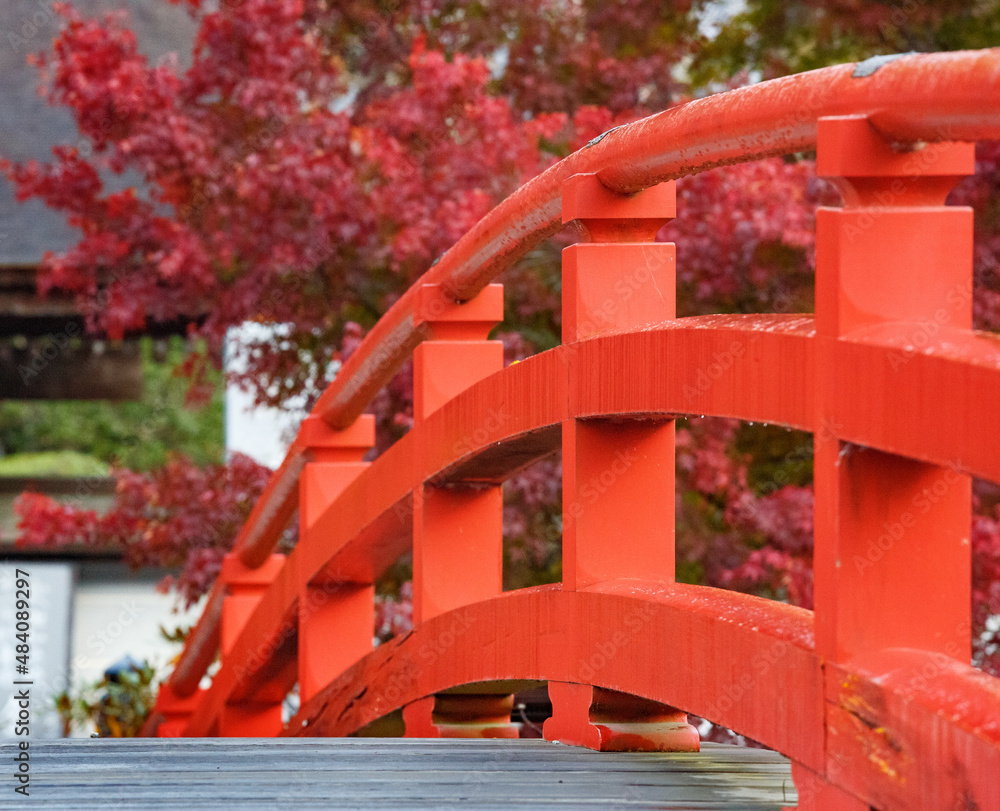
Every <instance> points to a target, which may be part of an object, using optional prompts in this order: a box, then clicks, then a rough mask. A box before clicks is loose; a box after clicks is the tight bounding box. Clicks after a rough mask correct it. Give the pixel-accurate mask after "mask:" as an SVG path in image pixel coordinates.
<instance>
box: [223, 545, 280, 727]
mask: <svg viewBox="0 0 1000 811" xmlns="http://www.w3.org/2000/svg"><path fill="white" fill-rule="evenodd" d="M284 565H285V556H284V555H271V557H270V558H268V560H267V562H266V563H264V565H263V566H261V567H260V568H259V569H250V568H247V567H246V566H245V565H244V564H243V563H242V562H241V561H240V559H239V557H238V556H237V555H235V554H232V553H230V554H228V555H226V557H225V558H224V559H223V561H222V572H221V573H220V575H219V578H220V579H221V580H222V582H223V583H225V584H226V587H227V594H226V598H225V600H224V602H223V604H222V641H221V649H222V656H223V659H225V656H226V654H227V653H229V652H230V651H231V650H232V648H233V645H234V644H235V643H236V640H237V639H238V638H239V636H240V634H241V633H242V632H243V629H244V628H245V627H246V624H247V622H248V621H249V619H250V617H251V616H252V615H253V612H254V609H255V608H256V607H257V604H258V603H259V602H260V600H261V598H262V597H263V596H264V593H265V592H266V591H267V588H268V586H270V585H271V583H273V582H274V579H275V578H276V577H277V576H278V573H279V572H280V571H281V567H282V566H284ZM281 704H282V701H281V700H269V701H263V702H254V703H244V702H239V703H233V704H227V705H226V707H225V709H224V710H223V712H222V717H221V718H220V721H219V730H218V734H219V736H220V737H224V738H225V737H232V738H267V737H272V736H274V735H277V734H278V733H279V732H281V727H282V723H281Z"/></svg>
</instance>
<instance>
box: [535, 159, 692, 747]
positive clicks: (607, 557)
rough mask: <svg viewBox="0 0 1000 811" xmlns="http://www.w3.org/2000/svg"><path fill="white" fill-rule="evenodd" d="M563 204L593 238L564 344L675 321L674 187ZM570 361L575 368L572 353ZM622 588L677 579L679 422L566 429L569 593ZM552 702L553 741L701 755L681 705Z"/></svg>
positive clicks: (583, 695)
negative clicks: (666, 234)
mask: <svg viewBox="0 0 1000 811" xmlns="http://www.w3.org/2000/svg"><path fill="white" fill-rule="evenodd" d="M562 205H563V210H562V217H563V222H566V223H574V224H575V225H576V226H577V228H578V229H579V230H580V232H581V233H582V235H583V236H584V238H585V239H588V240H591V241H590V242H586V243H581V244H577V245H572V246H570V247H569V248H566V249H565V250H564V251H563V288H562V296H563V302H562V312H563V336H562V337H563V344H566V345H573V344H574V343H575V342H577V341H580V340H584V339H586V338H591V337H595V336H599V335H605V334H607V333H609V332H614V331H618V330H633V329H636V328H638V327H641V326H643V325H646V324H655V323H659V322H662V321H668V320H671V319H673V318H675V317H676V315H677V312H676V287H677V281H676V253H675V248H674V246H673V245H672V244H670V243H663V242H654V241H653V240H654V239H655V238H656V233H657V231H659V229H660V228H661V227H662V226H663V225H664V224H665V223H666V222H667V221H668V220H670V219H672V218H673V217H674V216H675V214H676V187H675V184H674V183H672V182H671V183H664V184H661V185H659V186H654V187H652V188H650V189H647V190H645V191H643V192H640V193H639V194H636V195H633V196H631V197H626V196H624V195H619V194H615V193H614V192H611V191H609V190H608V189H607V188H605V187H604V186H603V185H601V182H600V181H599V180H598V179H597V176H596V175H575V176H574V177H571V178H570V179H569V180H568V181H566V183H565V184H564V185H563V203H562ZM568 358H569V363H570V364H572V363H573V362H574V357H573V355H572V353H570V354H569V355H568ZM571 379H573V380H575V381H576V383H575V386H576V388H574V389H571V391H570V395H569V396H570V398H571V399H575V400H576V402H580V401H581V399H582V398H583V397H584V396H585V397H587V398H594V397H595V394H594V391H593V390H594V389H595V388H597V389H599V388H600V385H601V380H600V379H599V378H598V379H596V380H594V379H590V378H587V377H586V376H585V375H582V374H577V375H571ZM599 397H600V392H599V391H598V392H597V396H596V398H595V399H599ZM572 410H573V411H574V412H575V413H582V412H584V411H585V410H584V409H580V408H578V407H576V406H574V407H573V408H572ZM621 579H638V580H646V581H649V580H654V581H662V582H665V583H670V582H673V579H674V423H673V420H663V419H662V418H656V419H649V418H647V417H644V416H643V415H622V417H621V418H620V419H602V420H590V419H586V418H579V419H578V418H574V419H572V420H567V421H566V422H565V423H563V588H564V589H565V590H567V591H578V590H585V589H588V588H600V584H601V583H602V582H606V581H611V580H621ZM549 697H550V699H551V701H552V712H553V715H552V718H550V719H549V720H548V721H547V722H546V723H545V727H544V734H545V737H546V738H547V739H548V740H557V741H561V742H563V743H573V744H576V745H582V746H589V747H591V748H593V749H637V750H659V751H694V750H697V749H698V733H697V730H695V729H694V727H692V726H690V725H689V724H688V723H687V716H686V715H685V714H684V713H682V712H680V711H679V710H676V709H674V708H673V707H668V706H666V705H661V704H656V703H655V702H647V701H643V700H641V699H634V698H631V697H625V696H622V695H619V694H615V693H614V691H608V690H598V689H597V688H593V687H591V686H589V685H585V684H571V683H558V682H550V683H549Z"/></svg>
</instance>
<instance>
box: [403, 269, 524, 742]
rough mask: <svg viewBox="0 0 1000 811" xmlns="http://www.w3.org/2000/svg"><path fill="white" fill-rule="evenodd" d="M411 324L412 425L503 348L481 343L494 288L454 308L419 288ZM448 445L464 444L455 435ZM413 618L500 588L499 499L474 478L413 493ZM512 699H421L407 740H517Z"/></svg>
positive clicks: (497, 295)
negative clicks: (423, 333) (423, 336)
mask: <svg viewBox="0 0 1000 811" xmlns="http://www.w3.org/2000/svg"><path fill="white" fill-rule="evenodd" d="M415 320H416V321H417V322H418V323H425V324H426V325H427V328H428V329H429V330H430V340H427V341H424V342H423V343H421V344H420V345H419V346H418V347H417V348H416V350H414V353H413V419H414V423H415V424H419V423H421V422H423V421H425V420H427V419H428V418H429V417H430V416H431V415H432V414H433V413H434V412H435V411H437V410H438V408H440V407H441V406H442V405H444V404H445V403H446V402H448V401H449V400H450V399H452V398H453V397H455V396H456V395H458V394H460V393H461V392H463V391H465V389H467V388H469V386H472V385H473V384H475V383H478V382H479V381H480V380H482V379H483V378H485V377H487V376H489V375H491V374H493V373H494V372H499V371H501V370H502V369H503V344H502V343H501V342H500V341H488V340H486V338H487V336H488V335H489V332H490V330H491V329H493V327H494V326H496V325H497V324H498V323H500V322H501V321H502V320H503V286H502V285H499V284H493V285H489V286H488V287H486V288H484V289H483V290H482V291H481V292H480V293H479V294H478V295H477V296H476V297H475V298H473V299H472V300H470V301H467V302H464V303H461V304H459V303H456V302H454V301H453V300H452V299H451V297H450V296H449V295H448V294H447V292H446V291H445V290H444V289H442V288H441V287H439V286H437V285H425V286H424V287H423V288H422V289H421V291H420V301H419V303H418V305H417V311H416V315H415ZM455 441H456V443H459V442H462V443H464V444H468V442H467V438H462V437H456V438H455ZM413 507H414V510H413V621H414V623H420V622H424V621H426V620H429V619H432V618H434V617H436V616H438V615H439V614H443V613H444V612H446V611H450V610H452V609H454V608H460V607H461V606H464V605H468V604H470V603H474V602H478V601H480V600H485V599H488V598H490V597H495V596H497V595H498V594H500V593H501V592H502V591H503V493H502V490H501V488H500V486H498V485H492V484H482V483H478V482H470V483H468V484H465V483H461V482H459V483H457V484H454V483H453V484H450V485H449V486H447V487H436V486H434V485H431V484H424V485H422V486H421V487H419V488H418V490H417V492H415V493H414V494H413ZM511 705H512V696H461V695H455V696H453V695H447V696H428V697H426V698H424V699H423V700H421V701H416V702H414V703H412V704H410V705H409V706H408V707H406V708H405V709H404V710H403V719H404V721H405V723H406V735H407V736H408V737H494V738H498V737H512V738H516V737H518V731H519V727H518V726H517V725H516V724H512V723H511V721H510V708H511Z"/></svg>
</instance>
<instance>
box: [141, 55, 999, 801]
mask: <svg viewBox="0 0 1000 811" xmlns="http://www.w3.org/2000/svg"><path fill="white" fill-rule="evenodd" d="M998 137H1000V50H988V51H978V52H961V53H950V54H929V55H905V56H902V57H897V58H888V57H882V58H877V59H873V60H869V61H868V62H863V63H859V64H857V65H842V66H837V67H832V68H826V69H823V70H818V71H814V72H811V73H806V74H802V75H797V76H790V77H788V78H784V79H778V80H775V81H770V82H764V83H762V84H758V85H754V86H751V87H746V88H742V89H739V90H734V91H732V92H729V93H723V94H720V95H717V96H712V97H709V98H704V99H699V100H697V101H693V102H691V103H688V104H685V105H682V106H679V107H676V108H674V109H670V110H667V111H666V112H663V113H660V114H658V115H654V116H651V117H650V118H647V119H644V120H642V121H639V122H636V123H634V124H629V125H626V126H623V127H619V128H617V129H615V130H612V131H610V132H608V133H606V134H605V135H603V136H601V137H600V138H597V139H595V140H594V141H593V142H591V143H590V144H588V145H587V147H585V148H584V149H582V150H580V151H579V152H577V153H575V154H573V155H571V156H570V157H568V158H566V159H565V160H563V161H562V162H560V163H558V164H557V165H555V166H553V167H552V168H550V169H549V170H548V171H546V172H545V173H543V174H542V175H540V176H539V177H537V178H536V179H535V180H533V181H531V182H530V183H528V184H527V185H525V186H524V187H522V188H521V189H520V190H519V191H517V192H516V193H515V194H513V195H512V196H511V197H510V198H508V199H507V200H506V201H504V202H503V203H502V204H500V205H499V206H498V207H497V208H496V209H494V211H493V212H491V213H490V214H489V215H488V216H487V217H485V218H484V219H483V220H482V221H481V222H480V223H479V224H478V225H477V226H476V227H474V228H473V229H472V230H471V231H470V232H469V233H468V234H466V236H465V237H463V238H462V239H461V240H460V241H459V242H458V243H457V244H456V245H455V246H454V247H453V248H452V249H451V250H450V251H449V252H448V253H446V254H445V255H444V256H443V257H442V258H441V260H440V261H439V262H438V263H437V264H436V265H435V266H434V267H433V268H431V269H430V270H429V271H428V272H427V273H426V274H425V275H424V276H423V278H422V279H420V280H419V282H418V283H417V284H415V285H414V286H413V287H412V288H411V289H410V290H409V291H408V292H407V294H406V295H405V296H403V298H401V299H400V300H399V301H398V302H397V303H396V304H395V305H394V306H393V307H392V309H391V310H390V311H389V312H388V313H387V314H386V315H385V317H383V318H382V320H381V321H380V322H379V323H378V325H377V326H376V327H375V328H374V329H373V330H372V331H371V333H370V334H369V335H368V337H367V338H366V339H365V341H364V343H363V344H362V345H361V347H360V348H359V349H358V350H357V351H356V352H355V353H354V354H353V355H352V356H351V357H350V359H349V360H348V361H347V362H346V363H345V364H344V366H343V368H342V369H341V370H340V373H339V374H338V375H337V378H336V380H335V381H334V382H333V384H332V385H331V386H330V387H329V389H328V390H327V391H326V392H325V393H324V394H323V396H322V397H321V399H320V400H319V403H318V404H317V406H316V408H315V409H314V411H313V413H312V414H311V415H310V416H309V417H308V418H307V419H306V420H305V421H304V423H303V425H302V427H301V430H300V431H299V434H298V438H297V439H296V440H295V442H294V444H293V445H292V447H291V450H290V451H289V452H288V456H287V458H286V459H285V461H284V463H283V464H282V466H281V468H280V469H279V470H278V471H277V472H276V473H275V474H274V476H273V477H272V479H271V482H270V484H269V485H268V487H267V489H266V491H265V493H264V495H263V496H262V498H261V499H260V501H259V502H258V503H257V504H256V505H255V507H254V509H253V512H252V514H251V516H250V518H249V520H248V522H247V524H246V526H245V527H244V528H243V530H242V532H241V534H240V536H239V539H238V541H237V543H236V546H235V548H234V551H233V552H232V554H230V555H229V556H228V557H227V559H226V561H225V564H224V566H223V570H222V574H221V576H220V577H219V579H218V581H217V583H216V584H215V587H214V589H213V590H212V593H211V595H210V596H209V598H208V602H207V605H206V608H205V611H204V614H203V616H202V617H201V619H200V621H199V623H198V624H197V626H196V627H195V629H194V630H193V632H192V634H191V635H190V637H189V639H188V642H187V645H186V647H185V650H184V652H183V654H182V656H181V658H180V661H179V664H178V665H177V668H176V670H175V671H174V674H173V676H172V678H171V679H170V682H169V685H167V686H165V687H164V688H163V689H162V690H161V692H160V696H159V700H158V704H157V720H158V721H159V722H160V723H159V728H158V734H159V735H160V736H163V737H171V736H189V737H196V736H279V735H283V736H347V735H352V734H354V733H358V732H359V731H361V732H363V731H365V730H366V729H369V730H370V729H372V728H373V727H372V725H373V724H376V722H378V721H379V719H382V718H385V717H386V716H389V715H391V714H392V713H396V712H399V711H401V712H402V718H403V720H404V722H405V732H406V735H407V736H410V737H499V738H503V737H516V735H517V730H516V726H515V725H512V724H511V718H510V715H511V695H512V693H513V692H514V691H515V690H517V689H520V687H521V686H523V685H524V684H531V683H534V684H537V683H539V682H545V683H547V685H548V691H549V697H550V699H551V702H552V716H551V718H549V719H548V720H547V721H546V722H545V725H544V736H545V737H546V738H547V739H548V740H550V741H561V742H564V743H569V744H575V745H578V746H583V747H590V748H592V749H600V750H659V751H691V750H695V749H697V748H698V746H699V741H698V734H697V731H696V730H695V729H694V727H692V726H691V725H690V724H688V723H687V716H686V713H688V712H690V713H696V714H698V715H700V716H703V717H705V718H708V719H710V720H711V721H713V722H716V723H719V724H723V725H725V726H727V727H730V728H732V729H733V730H736V731H737V732H739V733H742V734H744V735H747V736H749V737H751V738H754V739H756V740H758V741H760V742H762V743H764V744H766V745H767V746H768V747H771V748H773V749H775V750H777V751H778V752H781V753H783V754H784V755H786V756H787V757H788V758H790V759H791V761H792V773H793V776H794V779H795V782H796V784H797V787H798V791H799V798H800V803H801V805H802V807H811V808H838V809H860V808H868V807H869V806H871V807H874V808H879V809H890V808H906V809H917V808H927V809H942V808H963V809H987V808H1000V680H997V679H995V678H993V677H991V676H989V675H986V674H984V673H983V672H981V671H979V670H976V669H974V668H973V667H971V666H970V664H969V662H970V624H969V614H970V545H969V531H970V476H980V477H983V478H985V479H989V480H992V481H995V482H1000V442H998V437H1000V434H998V431H997V422H996V420H997V414H998V403H1000V342H998V340H997V338H996V336H994V335H990V334H984V333H977V332H975V331H973V330H972V328H971V327H972V321H971V299H972V222H973V214H972V211H971V210H970V209H967V208H958V207H952V206H945V205H944V202H945V197H946V195H947V194H948V192H949V190H950V189H951V188H952V187H953V185H954V184H955V183H956V182H957V181H958V180H959V179H960V178H962V177H963V176H965V175H968V174H970V173H972V172H973V171H974V169H975V163H974V156H973V150H974V145H975V141H976V140H977V139H992V138H998ZM813 149H815V150H816V155H817V170H818V173H819V174H820V175H821V176H823V177H826V178H829V179H831V180H832V181H833V182H834V183H835V184H836V185H837V187H838V188H839V190H840V192H841V194H842V196H843V200H844V205H843V207H842V208H824V209H821V210H820V211H819V213H818V217H817V224H816V229H817V234H816V244H817V248H816V299H815V315H788V314H760V315H718V316H706V317H697V318H676V317H675V315H676V313H675V293H674V291H675V254H674V246H673V245H671V244H665V243H656V242H654V236H655V234H656V233H657V231H658V230H659V228H660V227H661V226H662V225H663V224H664V223H665V222H666V221H667V220H669V219H670V218H671V217H673V216H674V214H675V193H674V180H675V179H676V178H678V177H681V176H684V175H689V174H692V173H696V172H700V171H702V170H705V169H708V168H711V167H715V166H720V165H722V164H729V163H735V162H740V161H751V160H755V159H759V158H763V157H766V156H774V155H785V154H789V153H795V152H801V151H806V150H813ZM569 222H574V223H577V224H578V226H579V229H580V232H581V233H582V235H583V236H584V241H583V242H581V243H580V244H576V245H573V246H572V247H569V248H567V249H566V250H565V251H564V254H563V276H562V297H563V298H562V302H563V303H562V308H563V309H562V323H563V327H562V329H563V343H562V345H561V346H559V347H557V348H555V349H553V350H550V351H547V352H543V353H541V354H538V355H536V356H534V357H532V358H529V359H527V360H525V361H523V362H522V363H518V364H516V365H513V366H510V367H508V368H503V353H502V349H501V345H500V343H498V342H496V341H490V340H487V334H488V333H489V331H490V329H491V328H492V327H493V326H494V325H496V324H497V323H498V322H500V321H501V320H502V318H503V292H502V287H501V286H500V285H496V284H491V282H492V281H493V280H494V279H495V278H496V277H497V276H498V275H499V274H500V273H501V272H502V271H503V270H504V269H505V268H507V267H509V266H510V265H511V264H512V263H513V262H515V261H516V260H517V259H518V258H519V257H522V256H524V255H525V253H526V252H527V251H529V250H531V249H532V248H533V247H534V246H535V245H536V244H537V243H538V242H539V241H540V240H542V239H544V238H546V237H548V236H550V235H552V234H553V233H554V232H555V231H557V230H558V229H559V228H561V227H562V226H563V224H564V223H569ZM928 322H932V323H933V324H934V325H935V326H936V328H935V329H934V330H928V329H927V324H928ZM411 356H412V358H413V364H414V388H415V395H414V399H415V402H414V426H413V430H412V431H410V433H409V434H407V435H406V436H405V437H404V438H403V439H401V440H400V441H399V442H397V443H396V444H395V445H394V446H393V447H391V448H389V449H388V450H387V451H386V452H385V453H383V454H382V455H381V456H380V457H379V458H377V459H376V460H375V461H374V462H371V463H369V462H365V461H363V457H364V456H365V454H366V452H367V451H368V450H369V449H370V448H371V447H372V444H373V441H374V439H373V435H374V426H373V419H372V417H371V416H370V415H366V414H364V413H363V412H364V410H365V408H366V407H367V405H368V403H369V401H370V399H371V398H372V397H373V395H374V394H375V393H376V392H377V391H378V390H379V389H380V388H381V387H382V386H383V385H384V384H385V383H386V382H387V381H388V380H389V379H390V377H391V376H392V375H393V374H394V373H395V372H396V371H397V370H398V369H399V367H400V365H401V364H402V363H403V362H404V361H406V360H407V359H408V358H410V357H411ZM685 414H699V415H701V414H704V415H717V416H725V417H734V418H738V419H743V420H755V421H761V422H766V423H772V424H778V425H785V426H791V427H794V428H799V429H803V430H806V431H811V432H813V435H814V443H815V492H816V508H815V509H816V513H815V527H816V529H815V558H814V574H815V605H816V609H815V611H814V612H811V611H806V610H803V609H800V608H795V607H792V606H789V605H785V604H781V603H778V602H772V601H768V600H764V599H761V598H758V597H753V596H747V595H744V594H738V593H733V592H729V591H723V590H718V589H712V588H705V587H699V586H692V585H684V584H680V583H676V582H675V580H674V515H673V510H674V498H673V492H674V424H673V419H674V417H675V416H676V415H685ZM560 448H561V449H562V454H563V456H562V458H563V504H564V506H563V541H562V543H563V547H562V554H563V581H562V583H561V584H556V585H551V586H541V587H536V588H528V589H522V590H518V591H512V592H504V591H503V590H502V586H501V568H502V502H501V485H502V483H503V481H504V480H505V479H506V478H507V477H509V476H511V475H512V474H513V473H515V472H516V471H518V470H520V469H522V468H523V467H524V466H526V465H528V464H530V463H532V462H534V461H535V460H537V459H540V458H542V457H544V456H546V455H548V454H551V453H552V452H554V451H556V450H557V449H560ZM296 510H298V521H299V525H300V529H299V532H300V536H299V537H300V540H299V543H298V545H297V547H296V548H295V549H294V551H292V553H291V554H289V555H288V556H287V557H285V556H282V555H277V554H272V550H273V549H274V547H275V544H276V542H277V540H278V538H279V536H280V535H281V533H282V532H283V530H284V529H285V528H286V526H287V524H288V522H289V521H290V520H291V518H292V516H293V514H294V513H295V511H296ZM410 551H412V554H413V570H414V571H413V576H414V605H415V608H414V613H415V616H414V628H413V631H412V632H411V633H409V634H406V635H404V636H401V637H397V638H395V639H393V640H392V641H390V642H388V643H385V644H382V645H380V646H378V647H377V648H375V649H373V648H372V636H373V600H374V586H373V584H374V583H375V581H376V579H377V578H378V577H379V575H380V574H381V573H382V572H384V571H385V569H386V568H387V567H388V566H390V565H391V564H392V563H394V562H395V561H396V560H397V559H398V558H399V557H400V556H401V555H403V554H405V553H408V552H410ZM220 650H221V667H220V668H219V670H218V672H217V673H215V675H214V676H213V678H212V680H211V686H210V687H208V688H207V689H199V683H200V682H201V680H202V677H203V675H204V674H205V672H206V669H207V668H208V667H209V665H210V664H211V663H212V662H213V660H214V659H215V657H216V655H217V654H218V653H219V651H220ZM296 683H297V684H298V685H299V690H300V695H301V709H300V710H299V712H298V714H297V715H295V716H294V717H293V718H292V719H291V721H290V722H289V723H287V724H285V725H283V723H282V716H281V704H282V701H283V699H284V698H285V696H286V695H287V693H288V692H289V690H290V689H292V688H293V686H294V685H295V684H296Z"/></svg>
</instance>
